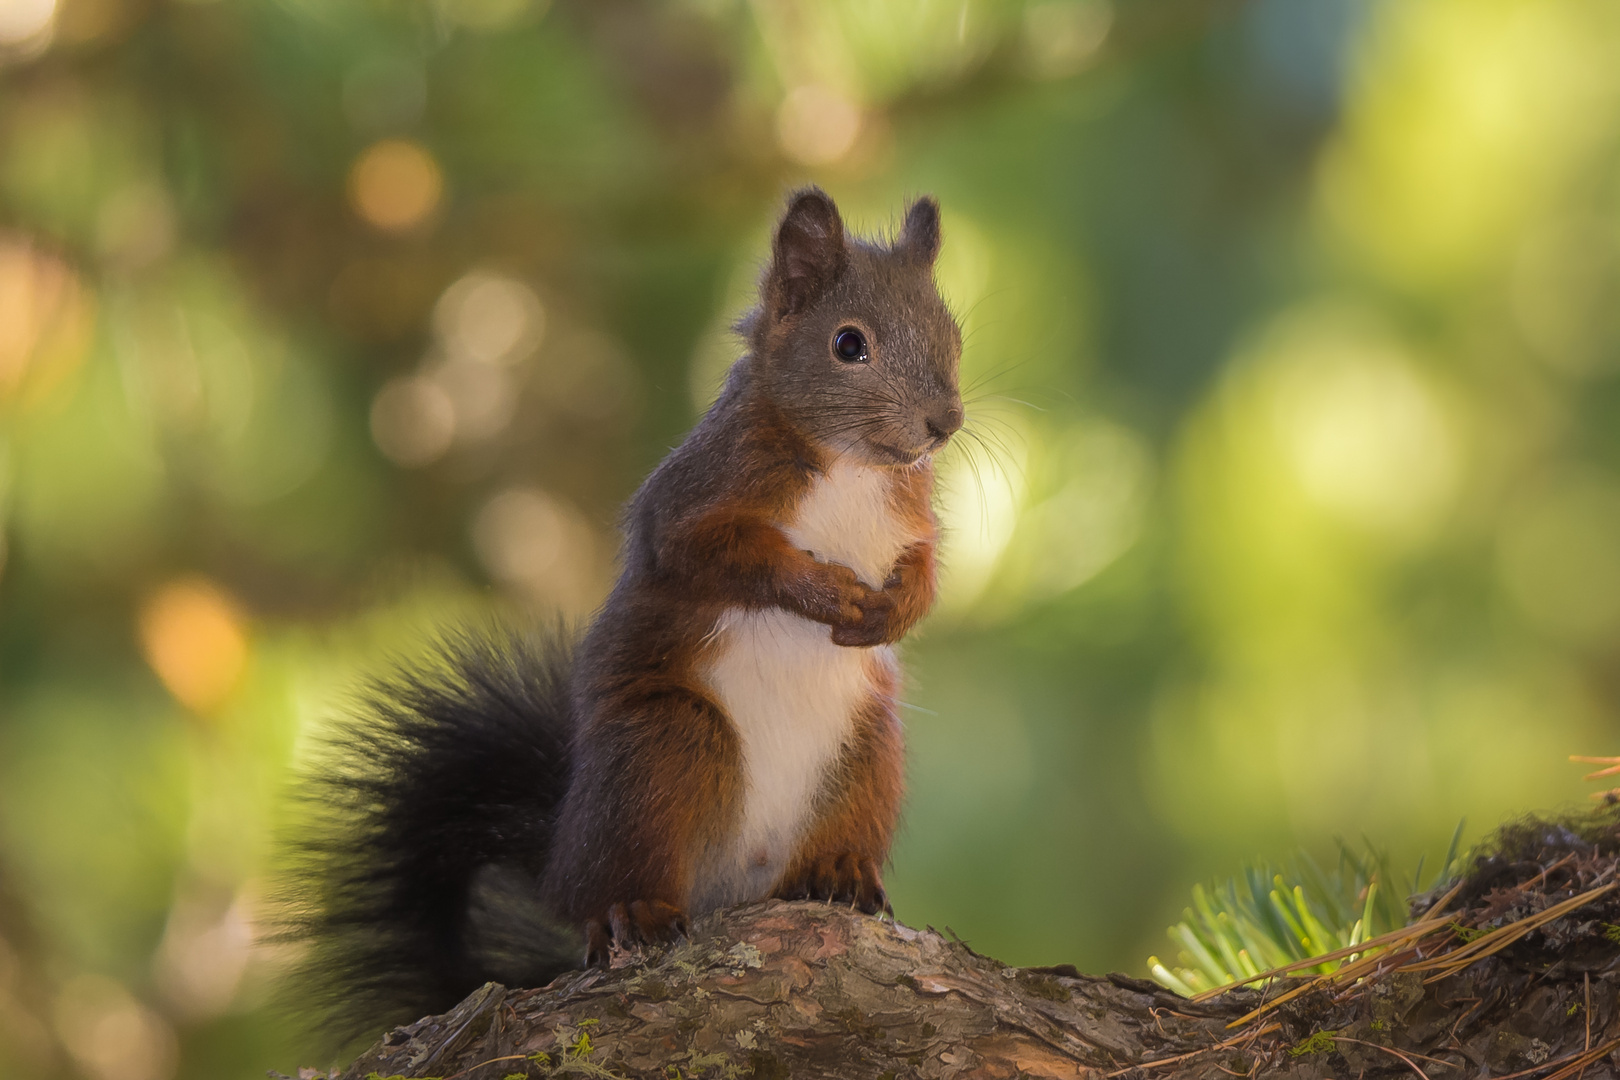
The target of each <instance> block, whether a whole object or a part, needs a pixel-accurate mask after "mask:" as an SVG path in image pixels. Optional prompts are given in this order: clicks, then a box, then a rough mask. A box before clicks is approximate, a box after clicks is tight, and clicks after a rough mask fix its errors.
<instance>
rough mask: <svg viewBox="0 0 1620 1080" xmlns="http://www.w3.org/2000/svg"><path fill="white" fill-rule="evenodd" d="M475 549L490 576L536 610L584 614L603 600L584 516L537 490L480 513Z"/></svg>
mask: <svg viewBox="0 0 1620 1080" xmlns="http://www.w3.org/2000/svg"><path fill="white" fill-rule="evenodd" d="M472 539H473V547H474V549H475V550H477V552H478V557H479V559H480V560H481V561H482V562H483V564H484V566H485V568H486V569H488V571H489V573H490V576H491V577H493V578H495V579H496V580H497V581H499V582H501V583H502V584H505V585H507V586H510V587H512V588H514V589H515V590H516V591H518V592H519V593H520V594H522V595H524V596H525V597H527V598H528V599H530V600H532V601H533V602H535V603H536V604H540V605H545V606H555V607H557V608H561V609H562V610H563V611H565V612H569V613H574V614H577V613H581V612H584V611H588V610H590V607H591V606H592V605H593V604H594V603H596V602H597V600H598V599H600V597H599V596H598V595H597V592H598V591H599V582H598V580H597V578H598V569H597V567H596V565H595V563H596V555H595V546H596V544H595V536H594V534H593V532H592V530H591V528H590V526H589V525H588V524H587V523H586V522H585V520H584V518H583V517H581V516H580V514H579V512H578V511H577V510H575V509H573V508H572V507H570V506H568V505H566V504H565V503H563V502H562V501H561V500H559V499H557V498H556V497H554V496H552V495H550V494H548V493H547V492H544V491H541V490H539V489H537V488H527V487H523V488H510V489H508V490H506V491H503V492H501V493H499V494H498V495H496V496H495V497H494V498H492V499H491V500H490V501H489V502H488V503H486V504H485V505H484V508H483V509H482V510H480V511H479V512H478V516H477V517H476V518H475V519H474V521H473V527H472Z"/></svg>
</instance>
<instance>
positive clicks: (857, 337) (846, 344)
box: [833, 326, 870, 364]
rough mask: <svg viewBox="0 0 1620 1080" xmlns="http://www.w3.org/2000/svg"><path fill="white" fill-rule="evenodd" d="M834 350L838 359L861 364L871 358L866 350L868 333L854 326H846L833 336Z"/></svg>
mask: <svg viewBox="0 0 1620 1080" xmlns="http://www.w3.org/2000/svg"><path fill="white" fill-rule="evenodd" d="M833 351H834V352H836V353H837V354H838V359H840V360H843V361H844V362H845V363H849V364H860V363H864V362H865V361H866V360H868V359H870V357H869V356H868V354H867V351H866V335H865V334H863V333H861V332H860V331H859V330H857V329H855V328H854V327H853V326H846V327H844V328H843V329H842V330H840V331H838V333H837V334H836V335H835V336H834V337H833Z"/></svg>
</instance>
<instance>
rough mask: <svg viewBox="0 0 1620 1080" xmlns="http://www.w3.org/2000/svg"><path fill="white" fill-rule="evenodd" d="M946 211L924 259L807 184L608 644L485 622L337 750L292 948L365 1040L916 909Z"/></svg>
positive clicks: (950, 388) (629, 538)
mask: <svg viewBox="0 0 1620 1080" xmlns="http://www.w3.org/2000/svg"><path fill="white" fill-rule="evenodd" d="M940 243H941V232H940V213H939V206H938V203H937V202H936V201H935V200H934V199H933V198H931V197H923V198H919V199H917V200H916V201H914V202H912V203H911V204H910V206H909V207H908V208H907V210H906V213H905V216H904V224H903V225H902V226H901V228H900V230H899V233H898V235H897V236H896V237H895V238H894V239H893V240H892V242H875V241H869V240H863V239H860V238H856V237H854V236H852V235H850V234H849V233H847V232H846V231H845V227H844V223H843V221H842V219H841V217H840V216H839V212H838V209H837V207H836V206H835V205H834V203H833V200H832V199H831V198H829V197H828V196H827V195H826V194H825V193H824V192H822V191H821V190H819V189H817V188H813V187H811V188H804V189H801V190H799V191H797V192H795V193H794V194H792V195H791V196H790V198H789V200H788V203H787V206H786V209H785V211H784V212H783V214H782V216H781V218H780V221H779V223H778V224H777V227H776V230H775V234H774V240H773V244H772V252H771V258H770V262H769V264H768V266H767V268H766V269H765V272H764V275H763V279H762V282H761V285H760V289H759V299H758V303H757V305H756V306H755V307H754V308H753V309H752V310H750V311H749V312H748V313H747V314H746V315H745V316H744V317H743V318H742V319H741V320H740V321H739V322H738V323H737V325H736V329H737V331H738V332H739V333H740V334H741V336H742V337H743V338H744V339H745V341H746V343H747V350H746V352H745V353H744V354H743V355H742V357H741V358H740V359H738V360H737V361H736V363H735V364H734V365H733V366H732V368H731V370H730V372H729V374H728V376H727V378H726V381H725V385H724V388H723V390H722V392H721V394H720V396H719V398H718V399H717V400H716V401H715V403H714V405H713V406H712V407H711V408H710V409H709V410H708V412H707V413H706V414H705V415H704V417H703V418H702V420H701V421H700V422H699V423H698V425H697V426H696V428H695V429H693V430H692V432H691V433H690V434H689V435H688V437H687V438H686V439H685V441H683V442H682V443H681V444H680V445H679V446H678V447H677V448H675V449H674V450H673V451H672V452H671V453H670V454H669V456H668V457H667V458H665V459H664V461H663V462H662V463H661V464H660V465H659V466H658V467H657V468H656V469H655V470H654V471H653V472H652V474H651V475H650V476H649V477H648V478H647V480H646V481H645V482H644V483H643V484H642V486H641V488H640V489H639V490H638V491H637V492H636V494H635V495H634V496H633V497H632V499H631V500H630V503H629V506H628V508H627V512H626V514H625V519H624V543H623V554H622V562H623V570H622V573H621V574H620V576H619V578H618V581H617V584H616V585H615V586H614V588H613V589H612V591H611V593H610V594H609V596H608V597H607V600H606V601H605V603H604V604H603V606H602V608H601V609H600V611H599V612H598V614H597V615H596V617H595V619H594V620H593V622H592V623H591V625H590V626H589V628H588V630H587V631H586V632H585V634H584V635H583V638H582V640H580V641H579V643H578V644H577V645H574V646H570V645H569V643H568V642H567V640H566V638H565V636H564V635H561V634H557V633H553V634H549V635H544V634H542V635H535V634H528V635H525V634H512V635H510V639H509V640H497V639H491V638H490V637H488V636H487V635H486V636H484V637H479V636H477V635H468V634H463V635H462V636H460V637H458V638H452V639H451V640H450V641H449V642H448V644H447V645H445V647H444V648H443V649H442V650H441V653H440V655H439V659H440V663H439V665H438V667H436V668H434V669H432V670H429V671H425V672H424V671H420V670H418V671H414V672H404V673H401V674H398V675H396V676H394V677H392V678H391V679H389V680H387V681H385V682H383V683H381V684H379V685H378V686H376V687H374V688H373V691H372V693H371V694H370V696H369V699H368V705H369V712H370V714H371V715H370V718H369V719H370V722H369V723H366V724H360V725H356V726H354V727H352V728H351V729H349V730H348V731H347V732H346V733H344V734H342V735H340V736H338V741H337V742H336V743H335V744H334V746H333V747H331V749H332V750H334V751H335V755H336V756H335V760H334V762H333V763H332V764H330V765H329V766H328V767H327V768H328V771H327V772H326V773H325V774H324V775H322V776H319V777H317V782H316V783H315V784H314V786H313V789H312V791H313V792H314V794H313V795H312V797H313V798H315V799H316V800H317V801H319V802H321V804H322V805H324V806H325V807H326V809H327V810H328V811H329V812H331V814H332V817H331V818H330V819H329V821H328V827H327V828H326V829H325V831H324V833H320V834H319V835H318V837H317V839H316V840H315V841H313V842H310V846H309V847H308V848H307V849H306V854H310V855H312V856H313V860H314V861H313V863H311V864H307V865H306V867H305V874H306V878H305V880H304V888H305V891H306V893H307V894H312V895H306V897H305V900H304V904H303V912H302V914H301V915H299V916H297V917H295V919H294V920H293V924H294V926H293V930H292V931H291V932H290V934H289V936H291V937H293V938H299V939H302V940H303V941H304V942H305V943H306V944H307V945H308V946H310V948H309V950H308V953H309V956H310V957H311V959H310V961H309V962H308V967H309V970H308V971H307V972H306V978H305V979H304V980H301V982H302V983H303V984H304V986H305V987H307V988H308V989H310V990H311V991H312V992H313V993H314V994H315V995H316V997H317V998H318V997H319V995H320V992H321V990H322V989H323V988H324V990H325V992H326V1000H327V1002H328V1004H331V1005H332V1006H334V1009H331V1010H327V1015H328V1016H329V1017H331V1016H333V1015H334V1011H335V1014H336V1015H337V1016H338V1019H339V1022H340V1023H349V1024H352V1025H353V1026H355V1027H356V1028H358V1027H360V1026H368V1027H369V1026H373V1025H375V1024H377V1023H378V1022H380V1021H384V1020H393V1019H395V1018H398V1019H402V1020H408V1019H414V1018H415V1017H418V1016H421V1015H424V1014H427V1013H430V1012H437V1011H443V1010H444V1009H446V1008H448V1007H450V1006H451V1005H453V1004H454V1003H455V1002H457V1001H459V1000H460V999H461V998H462V997H464V996H465V995H466V994H467V993H469V992H470V991H472V990H473V989H475V988H477V987H478V986H479V985H481V984H482V983H484V982H485V981H487V980H496V981H500V982H504V983H507V984H509V985H524V986H541V985H545V984H546V983H548V982H550V981H551V980H552V979H553V978H555V977H556V976H557V975H559V974H561V973H563V972H564V971H567V970H569V969H573V968H578V967H579V966H580V965H581V962H582V961H583V963H584V964H586V965H589V964H593V963H599V962H603V961H604V960H605V959H606V958H607V957H608V954H609V952H610V950H612V949H613V948H615V947H620V948H633V947H636V946H639V945H642V944H656V943H662V942H667V941H670V940H672V939H674V938H676V937H678V936H679V935H681V934H682V933H684V931H685V929H686V926H687V920H688V919H689V918H691V917H694V916H696V915H700V914H703V913H705V912H709V911H713V910H716V909H719V908H723V907H727V906H730V905H734V904H739V903H744V902H749V901H758V900H764V899H767V898H771V897H780V898H784V899H819V900H824V901H830V902H836V903H843V904H850V905H853V906H854V907H855V908H858V909H860V910H861V911H863V912H865V913H867V914H876V913H879V912H885V911H888V912H889V913H890V914H891V916H892V911H891V910H890V908H889V904H888V900H887V897H886V894H885V892H884V888H883V879H882V867H883V866H884V864H885V862H886V859H887V857H888V851H889V844H890V841H891V839H892V837H893V834H894V829H895V824H896V820H897V817H898V815H899V811H900V801H901V793H902V787H903V771H904V761H903V756H904V748H903V743H902V735H901V725H900V721H899V718H898V715H897V705H898V702H897V693H898V690H899V683H900V672H899V668H898V665H897V661H896V657H895V653H894V650H893V648H892V646H893V644H894V643H895V642H896V641H898V640H899V639H900V638H901V637H902V636H903V635H904V634H905V633H906V632H907V631H908V630H909V629H911V627H912V626H913V625H914V624H915V623H916V622H917V621H918V620H919V619H920V618H922V616H923V615H924V614H925V613H926V612H927V611H928V609H929V607H930V606H931V605H932V603H933V601H934V595H935V587H936V586H935V546H936V541H937V536H938V526H937V523H936V520H935V517H934V513H933V509H932V505H931V495H932V488H933V460H932V459H933V455H934V454H935V453H936V452H937V451H938V450H940V449H941V448H942V447H943V446H945V444H946V443H947V441H948V440H949V439H950V438H951V436H952V435H953V434H954V433H955V432H956V431H957V430H958V429H959V428H960V427H961V426H962V423H963V405H962V396H961V393H960V390H959V387H958V380H957V368H958V362H959V359H960V356H961V347H962V341H961V333H960V330H959V328H958V326H957V323H956V320H955V318H954V317H953V315H952V314H951V311H950V309H949V308H948V307H947V305H946V303H945V302H944V300H943V299H942V298H941V296H940V294H939V291H938V288H937V286H936V284H935V280H934V263H935V260H936V258H937V256H938V254H939V250H940Z"/></svg>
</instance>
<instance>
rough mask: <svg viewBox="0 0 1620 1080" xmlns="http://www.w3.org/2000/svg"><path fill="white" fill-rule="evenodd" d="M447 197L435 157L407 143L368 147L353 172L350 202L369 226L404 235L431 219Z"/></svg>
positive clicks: (395, 141)
mask: <svg viewBox="0 0 1620 1080" xmlns="http://www.w3.org/2000/svg"><path fill="white" fill-rule="evenodd" d="M443 194H444V174H443V173H442V172H441V171H440V169H439V163H438V162H437V161H435V160H434V158H433V155H432V154H430V153H428V151H427V150H426V149H424V148H423V147H421V146H420V145H418V144H417V143H414V142H410V141H408V140H406V139H383V140H381V141H379V142H375V143H373V144H372V145H371V146H369V147H367V148H366V150H365V152H364V153H362V154H361V155H360V157H359V158H358V159H356V161H355V163H354V167H353V169H351V170H350V172H349V200H350V202H351V203H353V205H354V208H355V210H356V211H357V212H358V213H359V214H360V216H361V217H362V218H364V219H365V220H366V221H367V222H368V223H369V224H371V225H373V226H375V227H376V228H378V229H381V230H383V231H384V232H404V231H406V230H409V229H413V228H415V227H416V226H418V225H420V224H422V223H423V222H424V221H426V220H427V219H428V216H429V215H431V214H432V213H433V211H434V210H435V209H437V207H438V205H439V199H440V197H441V196H443Z"/></svg>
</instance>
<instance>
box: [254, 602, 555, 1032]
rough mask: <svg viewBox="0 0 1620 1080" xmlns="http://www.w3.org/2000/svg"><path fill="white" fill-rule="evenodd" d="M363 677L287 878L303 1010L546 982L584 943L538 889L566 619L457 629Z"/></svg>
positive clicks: (456, 997) (378, 1009) (288, 931)
mask: <svg viewBox="0 0 1620 1080" xmlns="http://www.w3.org/2000/svg"><path fill="white" fill-rule="evenodd" d="M436 661H437V663H436V665H435V666H433V667H431V668H430V669H428V670H426V671H402V672H400V673H398V674H396V675H395V676H394V677H392V678H390V679H386V680H383V681H380V682H378V683H377V684H375V685H373V687H372V688H371V690H370V692H369V694H368V695H367V699H366V702H367V709H366V710H365V712H366V714H367V715H365V716H364V717H363V719H362V720H361V721H360V722H357V723H355V724H353V725H351V726H349V727H348V728H347V729H346V730H344V731H343V732H342V733H341V734H340V735H338V736H337V737H336V738H335V739H334V740H332V741H331V743H330V744H329V745H328V746H326V747H325V749H326V750H327V751H328V755H327V759H326V760H325V761H323V763H322V764H321V765H319V766H317V767H316V770H315V772H314V774H313V775H311V776H309V777H308V778H307V779H306V781H305V787H304V790H303V791H302V792H301V795H302V796H303V798H304V799H305V800H307V802H308V805H309V809H310V810H311V811H312V814H311V820H312V826H311V827H310V828H309V830H308V834H307V835H306V836H304V837H302V838H300V839H299V840H297V841H296V843H295V845H294V846H295V848H296V850H297V853H298V854H297V862H298V864H299V867H300V869H299V871H298V872H297V873H295V874H294V880H295V881H296V883H297V884H296V885H295V886H294V892H295V893H296V894H297V895H294V896H292V897H290V898H289V899H291V901H292V907H291V910H292V911H293V912H294V913H293V914H292V915H291V916H290V918H289V919H288V920H287V922H286V924H285V933H283V934H282V935H281V936H282V937H283V939H291V940H293V941H297V942H300V943H301V944H303V945H305V946H306V949H307V952H306V956H307V960H306V962H305V964H304V969H303V971H302V972H301V973H300V977H299V978H297V979H296V981H295V984H294V985H295V993H296V994H297V995H298V996H299V998H300V999H301V1004H302V1006H303V1007H304V1009H305V1010H306V1011H316V1010H318V1013H319V1015H320V1017H321V1019H322V1021H323V1026H328V1027H329V1028H330V1029H331V1030H332V1032H333V1033H338V1034H342V1035H344V1036H355V1035H360V1034H363V1033H369V1032H375V1031H376V1030H377V1029H378V1028H379V1027H382V1026H386V1025H388V1024H393V1023H400V1022H404V1021H408V1020H414V1019H416V1018H418V1017H420V1016H423V1015H426V1014H428V1013H434V1012H442V1011H445V1010H446V1009H448V1008H450V1007H451V1006H452V1005H454V1004H455V1003H456V1002H458V1001H460V1000H461V999H462V998H463V997H464V996H466V994H468V993H469V992H471V991H472V990H474V989H476V988H477V987H478V986H480V985H481V984H483V983H484V982H486V981H488V980H491V979H493V980H496V981H498V982H503V983H505V984H507V985H509V986H541V985H544V984H545V983H547V982H549V981H551V979H553V978H554V977H556V975H558V974H559V973H560V972H562V971H564V970H566V969H568V968H570V967H574V966H576V965H577V964H578V963H579V962H580V959H581V957H582V956H583V955H584V946H583V943H582V942H580V941H579V940H578V939H577V936H576V934H575V933H574V931H573V930H572V929H571V928H564V927H562V926H560V925H559V924H557V923H556V921H555V920H553V919H552V918H551V917H550V916H549V915H548V913H547V912H546V911H545V909H544V908H543V907H542V905H541V903H540V901H539V883H540V877H541V874H542V872H543V870H544V867H545V862H546V857H547V853H548V849H549V847H550V842H551V830H552V823H553V821H554V819H555V816H556V809H557V803H558V801H559V799H560V798H561V796H562V793H563V789H564V785H565V784H566V782H567V775H568V740H569V729H570V715H569V713H570V709H569V698H568V669H569V655H568V644H567V639H566V638H565V637H564V636H563V635H562V634H561V633H555V634H552V635H550V636H537V635H521V634H507V635H504V636H501V637H498V638H492V637H491V636H488V635H475V634H472V633H463V634H460V635H457V636H455V637H453V638H450V639H448V640H446V641H444V642H442V643H441V645H440V646H439V648H438V650H437V653H436Z"/></svg>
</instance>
